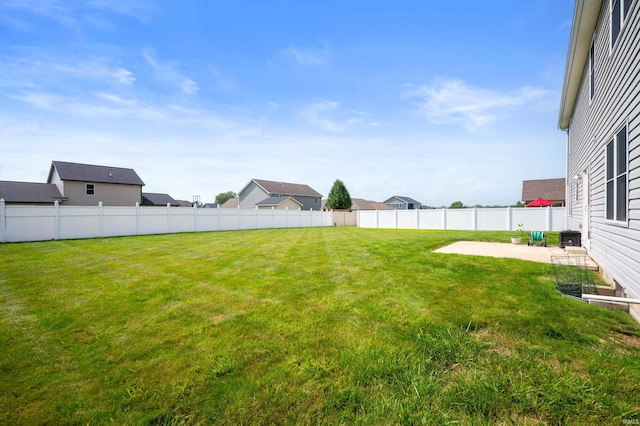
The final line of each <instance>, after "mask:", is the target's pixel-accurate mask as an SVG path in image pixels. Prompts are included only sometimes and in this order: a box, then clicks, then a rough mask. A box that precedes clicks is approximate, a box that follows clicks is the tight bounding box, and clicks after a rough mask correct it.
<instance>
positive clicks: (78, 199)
mask: <svg viewBox="0 0 640 426" xmlns="http://www.w3.org/2000/svg"><path fill="white" fill-rule="evenodd" d="M47 183H49V184H54V185H55V186H56V187H57V188H58V190H59V191H60V193H61V194H62V195H63V196H64V197H65V198H66V201H65V204H67V205H75V206H95V205H98V203H99V202H100V201H102V203H103V204H104V205H105V206H133V205H135V204H136V203H140V202H141V201H142V187H143V186H144V182H143V181H142V179H140V177H139V176H138V174H137V173H136V172H135V170H133V169H124V168H120V167H108V166H95V165H91V164H78V163H66V162H63V161H53V162H52V163H51V169H50V170H49V177H48V178H47Z"/></svg>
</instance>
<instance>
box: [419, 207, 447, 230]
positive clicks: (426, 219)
mask: <svg viewBox="0 0 640 426" xmlns="http://www.w3.org/2000/svg"><path fill="white" fill-rule="evenodd" d="M416 211H417V212H419V213H418V215H419V216H418V217H419V223H418V225H419V227H418V229H444V214H443V210H442V209H440V210H432V209H429V210H416Z"/></svg>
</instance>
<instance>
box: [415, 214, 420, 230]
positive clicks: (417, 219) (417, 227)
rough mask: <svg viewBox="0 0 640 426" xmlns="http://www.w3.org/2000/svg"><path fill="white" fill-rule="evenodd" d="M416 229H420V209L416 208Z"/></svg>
mask: <svg viewBox="0 0 640 426" xmlns="http://www.w3.org/2000/svg"><path fill="white" fill-rule="evenodd" d="M416 230H418V231H419V230H420V209H416Z"/></svg>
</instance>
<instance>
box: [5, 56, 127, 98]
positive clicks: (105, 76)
mask: <svg viewBox="0 0 640 426" xmlns="http://www.w3.org/2000/svg"><path fill="white" fill-rule="evenodd" d="M0 67H2V68H3V73H2V75H1V76H0V87H2V86H4V87H13V88H25V87H30V88H36V87H43V86H50V87H54V88H56V90H57V91H64V90H66V89H68V88H76V87H79V86H81V85H82V84H84V83H87V82H88V83H91V84H99V85H102V86H104V85H107V86H130V85H132V84H133V83H134V82H135V81H136V77H135V75H134V74H133V72H131V71H129V70H128V69H127V68H125V67H123V66H121V65H120V64H119V63H118V61H114V60H112V59H109V58H103V57H82V58H80V57H77V56H75V57H73V58H67V57H55V59H53V60H52V59H51V58H49V57H48V55H47V53H43V52H40V51H36V52H34V51H27V52H24V53H23V54H22V55H21V56H20V57H13V58H3V57H1V56H0Z"/></svg>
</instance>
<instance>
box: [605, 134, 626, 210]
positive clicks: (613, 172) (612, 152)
mask: <svg viewBox="0 0 640 426" xmlns="http://www.w3.org/2000/svg"><path fill="white" fill-rule="evenodd" d="M606 161H607V166H606V167H607V168H606V190H605V198H606V219H607V220H614V221H618V222H626V221H627V197H628V193H627V127H626V126H625V127H623V128H622V130H620V131H619V132H618V133H617V134H616V135H615V137H614V138H613V139H612V140H611V141H609V143H608V144H607V151H606Z"/></svg>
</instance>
